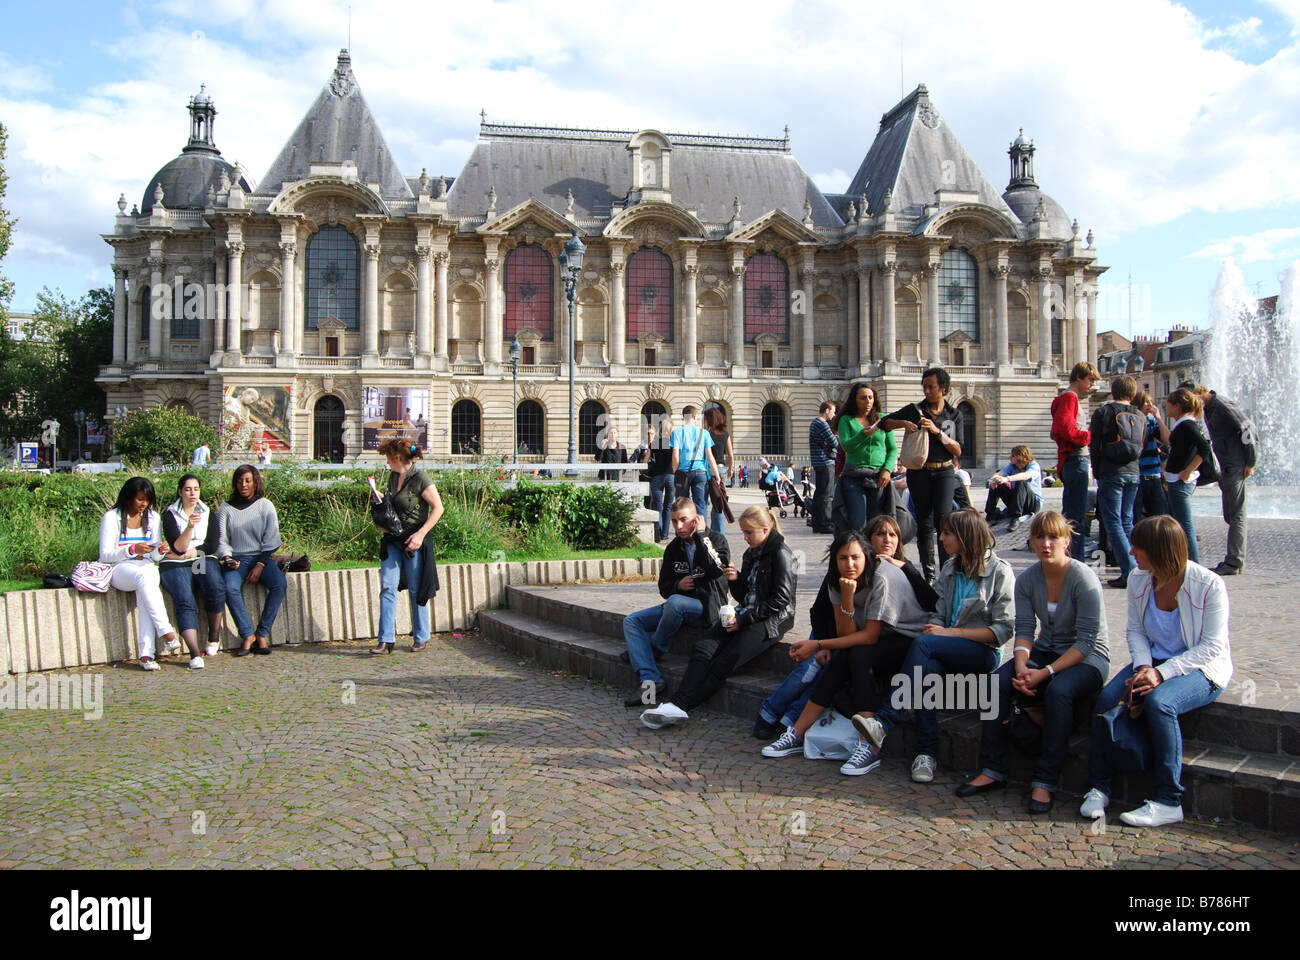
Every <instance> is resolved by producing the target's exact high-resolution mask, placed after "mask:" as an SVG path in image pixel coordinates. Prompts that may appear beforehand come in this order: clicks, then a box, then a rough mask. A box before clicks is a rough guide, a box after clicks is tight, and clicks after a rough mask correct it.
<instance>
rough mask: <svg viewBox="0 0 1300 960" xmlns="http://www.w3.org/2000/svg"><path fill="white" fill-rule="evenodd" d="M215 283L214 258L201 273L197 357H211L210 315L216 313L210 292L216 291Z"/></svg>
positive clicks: (215, 268)
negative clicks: (201, 288) (201, 289)
mask: <svg viewBox="0 0 1300 960" xmlns="http://www.w3.org/2000/svg"><path fill="white" fill-rule="evenodd" d="M216 283H217V261H216V258H215V257H214V258H213V259H212V262H211V263H209V264H208V265H207V267H206V269H204V271H203V285H202V286H203V290H204V291H205V292H204V293H203V294H202V295H201V296H200V303H201V304H202V305H201V307H200V308H199V356H200V357H209V356H211V355H212V313H214V312H215V311H216V303H214V302H213V298H212V295H211V293H209V292H207V291H211V290H214V289H216Z"/></svg>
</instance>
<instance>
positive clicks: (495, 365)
mask: <svg viewBox="0 0 1300 960" xmlns="http://www.w3.org/2000/svg"><path fill="white" fill-rule="evenodd" d="M483 256H484V259H483V275H484V278H485V282H486V284H487V317H486V319H485V321H484V324H483V362H484V368H483V369H484V372H485V373H500V372H501V291H500V289H499V288H500V280H499V278H500V274H501V271H500V267H501V259H500V257H499V256H498V252H497V241H496V240H487V241H485V249H484V252H483ZM488 365H491V369H489V368H488Z"/></svg>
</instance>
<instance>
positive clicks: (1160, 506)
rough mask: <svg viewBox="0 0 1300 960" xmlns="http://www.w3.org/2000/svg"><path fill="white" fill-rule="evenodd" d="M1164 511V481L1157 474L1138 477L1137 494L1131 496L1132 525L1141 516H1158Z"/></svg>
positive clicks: (1134, 524)
mask: <svg viewBox="0 0 1300 960" xmlns="http://www.w3.org/2000/svg"><path fill="white" fill-rule="evenodd" d="M1165 512H1166V507H1165V482H1164V480H1162V479H1161V478H1160V477H1159V476H1145V477H1140V478H1139V479H1138V495H1137V496H1136V497H1134V498H1133V526H1135V527H1136V526H1137V525H1138V521H1139V520H1141V519H1142V518H1143V517H1158V516H1160V515H1161V514H1163V513H1165Z"/></svg>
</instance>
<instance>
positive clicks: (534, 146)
mask: <svg viewBox="0 0 1300 960" xmlns="http://www.w3.org/2000/svg"><path fill="white" fill-rule="evenodd" d="M636 135H637V131H635V130H571V129H567V128H561V127H532V126H507V125H504V124H490V123H483V124H482V125H481V126H480V128H479V140H478V143H477V144H476V145H475V147H474V152H473V153H472V154H471V155H470V158H469V161H468V162H467V163H466V164H465V168H464V169H463V170H462V171H461V174H460V176H459V177H457V178H456V181H455V184H454V186H453V187H452V189H451V191H450V192H449V193H448V204H449V208H448V212H449V213H450V214H451V215H452V216H463V217H474V216H482V215H483V213H484V211H485V210H486V209H487V206H488V199H487V196H488V191H489V189H491V190H495V192H496V198H497V204H498V207H499V208H500V209H503V210H506V209H510V208H511V207H514V206H517V205H518V204H520V203H522V202H523V201H525V200H526V199H528V198H529V197H536V198H537V199H538V200H540V201H541V202H542V203H544V204H546V205H547V206H548V207H550V208H551V209H552V210H555V211H556V212H557V213H560V214H563V213H564V212H565V208H566V205H567V194H568V191H569V190H572V191H573V202H574V215H575V216H576V217H577V218H579V219H599V220H606V219H608V218H609V216H610V212H611V211H610V207H611V206H612V205H613V204H615V203H622V202H624V201H625V199H626V198H627V197H628V194H629V192H630V191H631V190H632V170H631V164H630V162H629V155H628V149H627V148H628V144H629V142H630V141H631V140H632V138H633V137H634V136H636ZM665 136H666V137H667V139H668V141H669V142H670V143H671V144H672V160H671V172H670V181H669V185H670V187H671V193H672V202H673V204H674V205H676V206H679V207H683V208H686V209H693V210H696V211H697V216H698V219H699V220H700V221H702V222H704V223H713V224H725V223H727V222H728V221H730V220H731V218H732V215H733V208H732V200H733V198H735V197H739V198H740V202H741V204H742V206H743V209H744V210H745V212H746V214H748V215H749V216H751V217H754V216H758V215H760V214H763V213H767V212H768V211H769V210H774V209H775V210H783V211H785V212H786V213H788V214H789V215H790V216H792V217H794V219H796V220H801V219H802V218H803V215H804V203H805V201H806V202H808V203H810V204H812V217H813V223H814V224H815V225H816V226H819V227H836V228H838V227H841V226H843V221H842V220H841V219H840V218H839V216H838V215H837V214H836V213H835V211H834V209H832V207H831V205H830V204H829V203H827V202H826V198H825V197H823V196H822V193H821V191H820V190H818V189H817V186H816V184H814V183H813V182H812V179H811V178H810V177H809V176H808V174H807V173H805V172H804V170H803V168H802V167H800V166H799V162H798V161H797V160H795V158H794V156H793V155H792V154H791V153H790V144H789V141H788V140H786V139H768V138H761V137H719V136H705V135H697V134H674V133H669V134H665Z"/></svg>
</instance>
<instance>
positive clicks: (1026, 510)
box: [984, 482, 1042, 523]
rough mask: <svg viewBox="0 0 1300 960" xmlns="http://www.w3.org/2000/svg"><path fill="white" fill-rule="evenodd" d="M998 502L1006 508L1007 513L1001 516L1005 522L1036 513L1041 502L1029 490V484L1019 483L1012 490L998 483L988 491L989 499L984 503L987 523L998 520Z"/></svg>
mask: <svg viewBox="0 0 1300 960" xmlns="http://www.w3.org/2000/svg"><path fill="white" fill-rule="evenodd" d="M999 502H1001V503H1005V504H1006V506H1007V512H1006V513H1005V514H1002V519H1006V520H1014V519H1015V518H1016V517H1024V516H1028V515H1029V514H1033V513H1037V512H1038V508H1039V507H1040V506H1042V501H1041V500H1039V499H1038V498H1037V497H1036V496H1034V491H1033V490H1031V489H1030V487H1029V484H1027V483H1023V482H1021V483H1017V484H1016V485H1015V487H1014V488H1013V487H1011V486H1009V485H1007V484H1005V483H1000V484H998V485H997V486H996V487H994V488H993V489H992V490H990V491H989V498H988V500H986V501H985V503H984V517H985V519H987V520H988V522H989V523H992V522H993V521H994V520H997V519H998V518H999V511H998V503H999Z"/></svg>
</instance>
